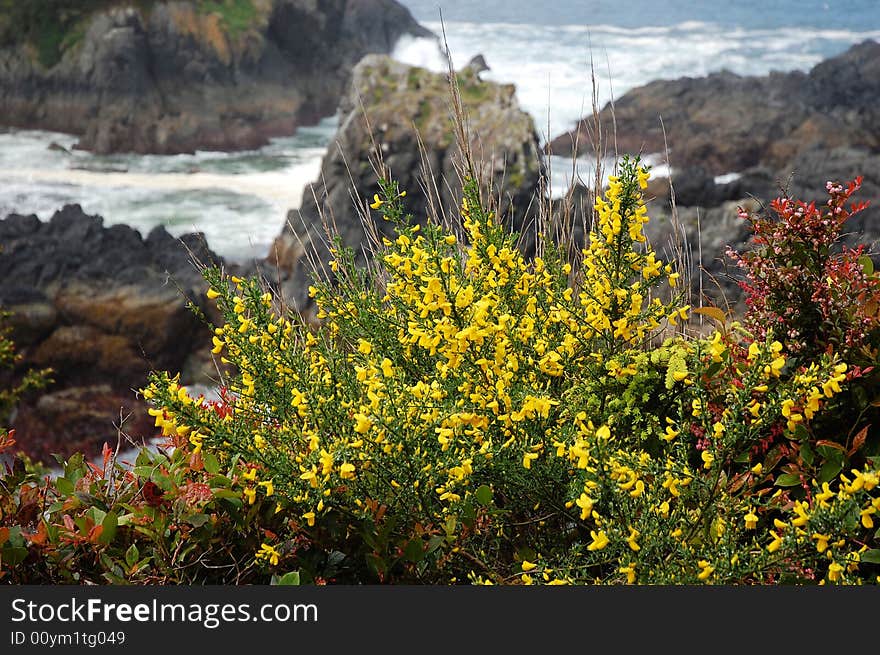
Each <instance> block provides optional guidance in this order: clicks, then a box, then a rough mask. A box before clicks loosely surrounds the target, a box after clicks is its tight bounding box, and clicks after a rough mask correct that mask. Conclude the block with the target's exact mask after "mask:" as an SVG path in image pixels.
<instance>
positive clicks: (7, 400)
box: [0, 310, 52, 435]
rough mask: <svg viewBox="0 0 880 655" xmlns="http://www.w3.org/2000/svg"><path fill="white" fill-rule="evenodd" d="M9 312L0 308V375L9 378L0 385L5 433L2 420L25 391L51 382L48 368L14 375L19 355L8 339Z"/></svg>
mask: <svg viewBox="0 0 880 655" xmlns="http://www.w3.org/2000/svg"><path fill="white" fill-rule="evenodd" d="M9 316H10V315H9V313H8V312H4V311H2V310H0V375H3V376H4V378H5V379H8V380H11V381H12V382H11V383H10V384H9V385H6V386H2V385H0V433H2V434H4V435H5V431H4V430H3V422H4V421H6V420H7V418H8V416H9V413H10V411H11V410H12V409H13V408H14V407H15V405H16V404H17V403H18V401H19V399H20V398H21V397H22V396H23V395H24V394H26V393H28V392H30V391H34V390H37V389H42V388H43V387H45V386H46V385H47V384H49V383H50V382H51V379H50V378H49V375H50V374H51V372H52V371H51V370H50V369H43V370H39V371H35V370H28V371H26V372H25V373H24V375H22V376H20V377H19V378H17V377H16V375H15V365H16V363H17V362H18V361H19V359H20V357H19V356H18V355H17V354H16V352H15V345H14V344H13V343H12V340H11V339H10V333H11V328H10V327H9V324H8V319H9Z"/></svg>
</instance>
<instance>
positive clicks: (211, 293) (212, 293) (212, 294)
mask: <svg viewBox="0 0 880 655" xmlns="http://www.w3.org/2000/svg"><path fill="white" fill-rule="evenodd" d="M205 295H206V296H208V298H210V299H211V300H214V298H218V297H219V296H220V294H219V293H217V292H216V291H214V290H213V289H208V293H206V294H205Z"/></svg>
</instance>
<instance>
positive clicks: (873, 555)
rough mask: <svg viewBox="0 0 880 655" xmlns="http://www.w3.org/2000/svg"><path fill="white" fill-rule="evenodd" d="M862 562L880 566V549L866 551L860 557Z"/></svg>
mask: <svg viewBox="0 0 880 655" xmlns="http://www.w3.org/2000/svg"><path fill="white" fill-rule="evenodd" d="M859 561H860V562H870V563H871V564H880V548H873V549H871V550H866V551H865V552H864V553H862V554H861V555H859Z"/></svg>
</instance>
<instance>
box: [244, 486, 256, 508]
mask: <svg viewBox="0 0 880 655" xmlns="http://www.w3.org/2000/svg"><path fill="white" fill-rule="evenodd" d="M244 495H245V498H247V501H248V505H253V504H254V501H255V500H256V499H257V490H256V489H254V488H253V487H247V488H246V489H245V490H244Z"/></svg>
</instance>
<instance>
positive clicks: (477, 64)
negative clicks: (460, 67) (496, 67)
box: [465, 55, 491, 75]
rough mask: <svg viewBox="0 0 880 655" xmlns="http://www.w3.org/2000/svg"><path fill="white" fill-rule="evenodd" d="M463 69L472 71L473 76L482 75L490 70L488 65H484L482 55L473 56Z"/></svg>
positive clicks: (484, 60) (484, 61)
mask: <svg viewBox="0 0 880 655" xmlns="http://www.w3.org/2000/svg"><path fill="white" fill-rule="evenodd" d="M465 68H467V69H469V70H471V71H473V73H474V74H475V75H479V74H480V73H484V72H486V71H487V70H491V69H490V68H489V64H487V63H486V58H485V57H483V55H475V56H474V57H472V58H471V60H470V61H469V62H468V63H467V65H466V66H465Z"/></svg>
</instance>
